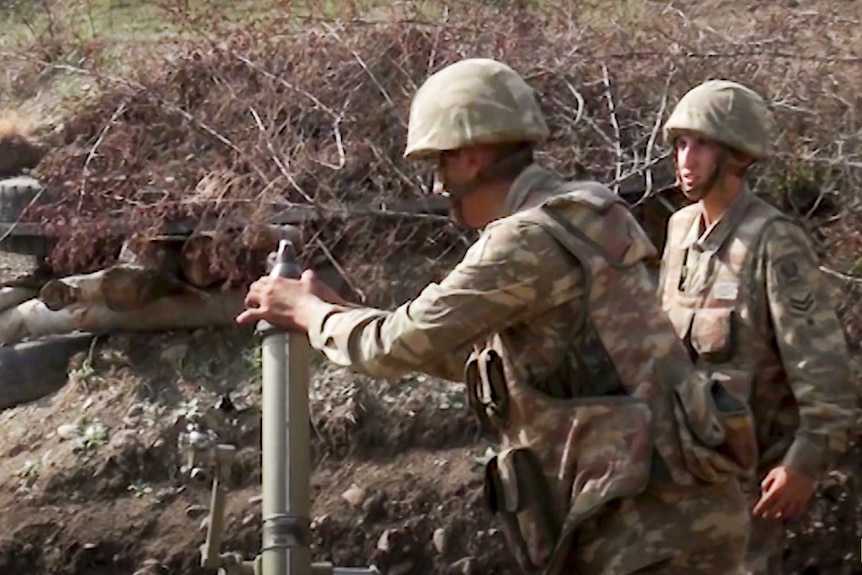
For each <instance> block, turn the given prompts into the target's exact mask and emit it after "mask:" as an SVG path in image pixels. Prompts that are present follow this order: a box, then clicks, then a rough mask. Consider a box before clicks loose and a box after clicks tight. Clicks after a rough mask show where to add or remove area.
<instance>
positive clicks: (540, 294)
mask: <svg viewBox="0 0 862 575" xmlns="http://www.w3.org/2000/svg"><path fill="white" fill-rule="evenodd" d="M583 283H584V282H583V272H582V270H581V269H580V268H579V267H577V266H576V265H575V264H574V262H573V260H572V258H570V257H569V256H568V255H567V254H566V253H565V252H564V251H563V248H561V247H560V246H559V245H558V244H557V243H556V242H555V241H554V240H553V239H552V238H551V237H550V236H548V235H547V234H546V233H545V232H544V231H543V230H541V229H540V228H539V227H538V226H536V225H535V224H531V223H526V222H505V223H504V222H499V223H498V224H492V225H491V226H489V227H488V228H487V229H486V230H485V232H484V233H483V235H482V237H481V238H480V239H479V241H478V242H476V244H474V245H473V246H472V247H471V248H470V249H469V250H468V252H467V254H466V255H465V257H464V259H463V260H462V261H461V262H460V263H459V264H458V265H457V266H456V267H455V269H454V270H453V271H452V272H451V273H450V274H449V275H448V276H447V277H446V278H445V279H444V280H443V281H441V282H440V283H439V284H436V283H433V284H430V285H428V286H427V287H426V288H425V289H424V290H423V291H422V293H421V294H419V296H418V297H417V298H416V299H414V300H413V301H410V302H407V303H405V304H404V305H402V306H400V307H399V308H397V309H395V310H394V311H391V312H390V311H381V310H377V309H369V308H360V309H348V308H345V307H341V306H337V305H331V304H321V305H319V306H316V307H315V309H314V310H313V312H312V313H311V316H312V322H311V327H310V329H309V338H310V340H311V343H312V345H313V346H314V347H315V348H317V349H319V350H321V351H322V352H323V353H324V354H325V355H326V356H327V358H328V359H329V360H331V361H333V362H334V363H336V364H339V365H341V366H345V367H351V368H353V369H355V370H357V371H360V372H363V373H366V374H368V375H371V376H375V377H398V376H400V375H403V374H404V373H408V372H411V371H423V372H425V373H429V374H431V375H435V376H438V377H443V378H446V379H451V380H456V381H460V380H461V379H462V374H463V369H464V361H465V360H466V358H467V355H468V354H469V352H470V351H471V348H472V345H473V344H474V343H477V342H478V341H480V340H482V339H483V338H485V337H487V336H489V335H490V334H492V333H495V332H498V331H500V330H502V329H504V328H506V327H507V326H510V325H515V324H517V323H518V322H521V321H524V320H525V319H527V318H529V317H535V316H538V315H540V314H541V313H542V312H543V311H547V310H550V309H552V308H554V307H556V306H559V305H562V304H563V303H565V302H567V301H570V300H572V299H573V298H575V297H579V296H580V295H582V294H583V289H584V285H583Z"/></svg>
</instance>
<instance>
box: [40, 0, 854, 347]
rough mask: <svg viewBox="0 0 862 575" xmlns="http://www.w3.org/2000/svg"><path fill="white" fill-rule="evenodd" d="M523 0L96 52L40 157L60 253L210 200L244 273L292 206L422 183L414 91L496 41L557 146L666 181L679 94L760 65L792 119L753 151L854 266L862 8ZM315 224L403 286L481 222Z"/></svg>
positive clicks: (313, 233)
mask: <svg viewBox="0 0 862 575" xmlns="http://www.w3.org/2000/svg"><path fill="white" fill-rule="evenodd" d="M523 4H525V3H522V2H508V3H507V2H497V3H493V4H492V3H487V5H481V4H476V5H469V3H468V5H465V6H460V7H454V8H451V9H448V10H447V11H446V12H445V14H442V15H441V16H440V17H439V18H438V19H436V20H434V21H427V19H426V18H425V17H423V16H421V13H420V12H419V10H418V9H415V10H414V9H413V8H411V7H410V6H409V5H407V7H403V6H402V7H401V8H399V10H400V11H401V13H399V14H394V13H393V14H384V15H383V17H382V18H380V19H379V20H377V21H374V22H371V21H360V20H356V19H353V20H342V21H331V22H324V21H321V20H314V21H312V20H309V21H307V22H306V23H305V24H304V25H302V26H301V31H298V32H297V31H295V29H296V26H295V24H288V23H286V22H290V20H289V18H288V15H285V19H284V20H283V21H280V20H279V19H275V20H269V21H268V22H266V23H263V24H257V25H255V26H249V27H247V28H245V29H243V30H231V31H218V30H217V29H216V25H215V24H210V26H211V29H210V28H207V26H203V25H201V24H200V22H195V26H196V32H197V37H196V39H195V41H194V42H189V43H187V44H184V45H180V46H179V47H178V49H177V50H176V51H174V52H172V53H171V54H170V56H169V57H168V58H167V59H164V60H161V61H153V62H150V63H149V65H142V66H141V67H140V72H139V76H138V77H136V78H128V79H119V78H108V77H104V76H99V75H98V74H95V73H94V77H95V79H96V80H97V81H98V82H99V83H100V85H101V88H102V93H103V95H102V96H101V97H100V98H99V99H98V100H97V101H95V102H93V103H92V104H89V105H88V106H87V107H86V108H85V109H84V110H83V112H82V113H80V114H79V115H77V116H76V117H75V118H73V119H72V120H71V121H69V122H68V123H67V124H66V126H65V131H64V134H63V137H64V145H62V146H61V147H59V148H58V149H55V150H53V151H52V152H51V153H50V154H49V155H48V157H47V158H46V159H45V160H44V161H43V162H42V163H41V164H40V166H39V168H38V172H39V176H40V177H41V178H43V179H44V180H45V181H46V182H47V183H48V184H49V185H50V186H52V187H53V188H55V189H57V190H61V197H60V199H59V200H58V202H57V203H56V204H53V205H51V206H48V207H42V208H40V209H38V210H33V211H31V212H30V214H29V217H30V218H31V219H33V218H39V219H41V220H42V221H44V222H45V223H46V229H47V230H48V232H49V233H50V234H52V235H53V236H55V237H56V238H57V239H58V244H57V248H56V250H55V252H54V254H53V257H52V260H51V261H52V264H53V266H54V267H55V269H56V270H58V271H61V272H64V273H69V272H80V271H83V270H89V269H93V268H94V267H95V266H97V265H102V264H104V262H105V260H106V258H107V259H110V257H112V256H111V255H110V254H111V253H113V252H105V249H106V246H104V245H102V242H101V241H100V240H101V239H102V238H103V237H104V235H105V234H104V230H106V229H107V225H108V224H109V223H113V224H116V223H118V222H125V223H126V225H128V226H129V227H130V229H132V230H134V231H136V232H139V233H145V232H151V231H153V230H157V229H159V226H160V225H161V224H162V223H163V222H164V221H166V220H181V219H195V220H197V221H200V220H201V219H204V218H209V221H217V222H219V224H218V225H219V226H220V229H224V228H225V227H227V226H231V225H233V226H239V227H241V228H242V229H243V238H244V239H245V240H246V243H245V244H243V242H238V241H236V239H235V238H232V237H231V236H229V235H224V236H223V237H224V241H220V242H216V243H215V244H214V245H213V247H212V249H213V250H216V251H217V253H218V254H220V255H219V259H220V261H221V262H222V263H223V264H224V267H225V268H226V269H231V270H232V271H234V272H235V273H234V278H233V279H248V278H247V277H243V276H244V275H245V276H248V275H249V273H252V272H253V271H255V270H242V269H240V268H237V267H235V265H236V264H237V262H240V261H241V260H240V259H238V254H239V253H240V252H241V251H242V250H243V249H244V247H243V246H244V245H247V244H248V242H249V241H250V239H251V238H252V237H253V236H254V234H255V232H256V229H257V224H258V223H259V222H260V221H261V220H262V218H264V217H266V216H268V215H270V214H271V213H273V211H275V210H277V209H283V208H285V207H288V206H290V205H291V204H302V205H313V206H315V207H317V208H319V209H320V210H321V211H322V212H328V211H331V210H335V209H338V208H346V209H348V210H351V209H358V208H359V207H361V206H364V205H368V204H379V203H386V202H391V201H393V200H399V199H401V200H403V199H410V198H415V197H416V196H417V194H422V193H427V191H428V190H427V187H426V184H427V179H428V178H427V175H428V174H427V172H428V166H423V165H414V164H411V163H408V162H406V161H404V160H402V159H401V154H402V152H403V148H404V143H405V137H406V125H405V123H406V118H407V113H408V109H409V102H410V98H411V96H412V94H413V93H414V91H415V90H416V88H417V87H418V86H419V85H420V84H421V82H422V81H423V79H424V78H425V77H427V76H428V75H429V74H430V73H432V72H433V71H436V70H438V69H440V68H441V67H442V66H444V65H446V64H448V63H451V62H453V61H456V60H458V59H460V58H463V57H469V56H487V57H494V58H498V59H502V60H504V61H505V62H507V63H508V64H510V65H511V66H512V67H514V68H515V69H516V70H518V71H519V72H520V73H522V74H523V75H524V77H525V78H526V79H527V80H528V82H529V83H530V84H531V85H532V86H534V87H535V88H536V90H537V91H538V93H539V96H540V101H541V104H542V106H543V109H544V110H545V112H546V113H547V115H548V119H549V125H550V127H551V130H552V138H551V140H550V142H549V144H548V145H547V146H546V147H545V148H544V153H543V154H542V160H543V161H544V162H545V163H547V164H549V165H551V166H553V167H556V168H559V169H561V170H563V171H564V172H567V173H569V174H572V175H578V176H589V177H593V178H597V179H599V180H602V181H605V182H618V181H620V180H622V179H624V178H625V177H626V176H628V175H631V174H634V173H638V172H643V171H644V170H645V169H646V168H650V167H651V168H654V169H657V170H658V172H656V175H654V177H653V176H651V177H653V179H655V180H659V179H664V180H665V181H666V180H667V178H668V177H669V173H670V166H669V163H668V161H667V160H666V159H665V160H662V158H665V157H666V155H667V147H666V145H665V143H664V142H663V141H662V138H661V134H660V126H661V123H662V122H663V120H664V119H666V117H667V115H668V113H669V112H670V110H671V108H672V106H673V104H674V102H675V101H676V100H677V99H678V98H679V97H680V96H681V95H682V94H683V93H684V92H685V91H686V90H688V89H689V88H691V87H692V86H693V85H695V84H697V83H699V82H701V81H703V80H705V79H708V78H729V79H736V80H739V81H742V82H745V83H746V84H748V85H749V86H751V87H752V88H754V89H756V90H758V91H759V92H761V93H762V94H764V95H765V96H766V98H767V99H768V100H769V101H770V102H771V103H772V106H773V108H774V111H775V113H776V119H777V122H778V125H779V126H780V134H779V135H778V137H777V139H776V145H777V148H778V150H779V154H778V158H777V159H776V160H774V161H772V162H770V163H768V164H767V165H765V166H763V167H760V168H759V169H758V170H757V174H756V175H757V176H758V182H757V187H758V189H759V190H761V191H764V192H766V193H767V194H768V195H769V196H770V197H772V198H773V199H774V200H775V201H776V202H778V203H780V204H782V205H783V206H785V207H795V209H796V211H797V212H798V213H801V214H802V215H803V216H810V217H811V218H813V219H810V220H809V221H810V222H811V226H810V227H811V228H812V230H815V231H817V235H818V238H819V239H820V240H823V241H825V242H827V243H828V244H829V245H830V246H831V248H832V249H830V250H829V255H830V262H829V265H830V266H831V267H832V268H834V269H835V270H837V271H840V272H841V273H852V272H853V266H854V265H855V263H856V262H855V258H856V254H857V253H859V249H860V247H862V243H860V239H859V236H858V234H857V233H855V231H852V230H857V229H859V227H858V226H859V221H858V218H853V217H851V213H850V210H851V209H852V206H853V205H854V203H855V202H857V201H858V193H857V189H859V185H858V184H859V182H860V179H862V176H860V174H862V158H860V153H862V146H860V141H859V129H860V128H859V119H858V112H859V110H860V97H859V95H858V90H857V88H856V87H857V86H859V85H862V66H860V62H862V60H860V57H859V56H857V55H855V54H853V53H852V49H853V46H854V45H858V43H857V42H855V40H854V39H855V36H854V35H858V26H856V24H854V20H852V19H848V18H847V17H845V16H844V15H842V14H841V13H840V12H839V11H838V10H839V8H830V7H826V8H819V10H818V11H817V12H815V13H813V14H812V13H811V12H806V11H804V10H801V9H788V8H784V7H772V6H766V5H762V6H759V7H757V8H756V9H753V10H752V11H750V12H747V13H742V14H740V15H738V16H731V15H728V16H727V21H726V22H722V23H716V22H712V23H711V24H712V25H713V26H715V28H713V27H711V26H710V23H706V22H701V21H699V19H698V16H697V13H696V10H697V8H696V7H691V8H690V9H689V8H684V9H682V10H679V9H676V8H670V7H665V6H664V5H657V6H656V7H650V6H643V5H641V6H640V7H637V8H631V9H630V13H627V14H624V16H625V18H623V17H622V16H621V17H618V18H616V19H615V20H613V21H607V20H604V19H601V18H599V16H598V15H601V14H602V12H601V10H599V9H596V8H588V4H583V5H582V4H578V6H579V8H578V9H575V8H573V7H570V6H569V3H565V2H561V3H560V4H559V5H558V6H554V5H552V4H551V3H542V5H543V8H542V9H541V10H538V9H534V8H525V7H523ZM644 4H646V3H644ZM578 10H581V11H580V12H579V11H578ZM173 17H175V18H181V17H182V16H180V15H176V14H175V15H174V16H173ZM719 26H720V29H716V28H719ZM814 29H817V30H823V29H828V30H829V31H830V34H829V35H828V36H824V35H818V36H816V37H814V36H813V35H812V34H810V33H809V31H810V30H814ZM215 38H217V40H215ZM787 192H789V193H787ZM826 208H828V209H826ZM824 214H825V215H824ZM827 217H828V218H831V219H827ZM85 220H86V221H87V222H88V223H87V224H86V225H83V224H82V222H83V221H85ZM309 236H310V237H314V238H315V240H316V241H314V242H311V243H309V247H310V250H308V251H307V252H306V254H305V256H306V257H311V255H310V254H311V252H312V251H315V252H319V251H321V250H323V251H324V252H325V253H326V254H327V257H330V258H333V259H335V260H337V261H339V262H340V263H341V264H342V265H343V267H344V268H345V269H346V271H347V272H348V275H349V276H350V278H351V280H352V281H353V283H354V284H355V285H356V286H358V287H362V286H369V285H373V283H374V281H375V280H376V279H378V278H381V277H383V276H384V275H386V274H385V273H384V271H385V272H386V273H388V274H389V277H392V272H396V273H395V277H397V278H398V280H399V282H401V284H399V285H398V286H394V287H403V288H404V289H407V290H408V291H409V289H411V288H415V287H416V286H418V285H419V282H421V281H424V280H427V279H428V277H429V275H430V276H433V275H434V274H438V275H439V274H440V273H442V272H443V271H445V268H446V265H448V264H449V263H451V262H452V261H453V258H455V257H457V256H458V255H459V254H460V253H461V250H462V249H463V246H464V245H465V243H466V242H465V241H464V240H467V239H469V236H468V235H465V234H464V233H463V232H460V231H458V230H456V229H455V228H454V227H452V226H451V225H450V224H448V223H446V222H444V221H441V220H440V219H418V218H380V217H373V218H368V217H366V218H357V219H353V220H350V221H340V220H338V221H332V222H330V223H324V224H316V225H315V226H313V227H312V226H309ZM108 247H111V246H108ZM114 247H115V246H114ZM100 250H101V251H100ZM405 250H409V253H410V254H411V258H410V259H409V260H408V259H407V258H406V254H407V253H408V252H407V251H405ZM106 253H107V254H108V255H107V256H106V255H105V254H106ZM441 254H446V256H445V257H443V256H441ZM414 256H416V257H414ZM387 266H388V267H387ZM369 282H371V283H369ZM402 284H403V285H402ZM844 285H845V286H848V287H847V289H848V290H849V289H852V288H853V286H854V285H855V282H853V281H850V280H845V281H844ZM387 293H388V292H387ZM406 293H407V292H405V294H406ZM368 295H370V297H371V299H370V300H369V301H373V302H376V303H381V304H382V303H391V302H390V301H389V300H388V299H387V297H388V296H384V295H382V293H381V294H379V295H378V294H376V293H371V294H368ZM392 297H394V298H395V299H397V298H398V297H401V296H400V295H399V296H392ZM858 299H859V298H849V299H848V303H847V304H846V305H848V306H849V305H854V304H851V303H850V302H851V301H853V300H858ZM855 305H858V304H855ZM845 311H853V312H854V313H855V314H856V315H858V314H860V313H862V310H860V309H855V310H850V309H847V310H845ZM857 335H858V334H857ZM856 339H858V338H856Z"/></svg>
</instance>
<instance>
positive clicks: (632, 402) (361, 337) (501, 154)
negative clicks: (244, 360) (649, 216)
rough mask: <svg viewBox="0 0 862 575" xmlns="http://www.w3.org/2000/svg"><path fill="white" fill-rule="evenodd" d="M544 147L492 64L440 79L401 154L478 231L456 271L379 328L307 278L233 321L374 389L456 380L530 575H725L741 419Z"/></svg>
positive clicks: (634, 241) (266, 285) (637, 241)
mask: <svg viewBox="0 0 862 575" xmlns="http://www.w3.org/2000/svg"><path fill="white" fill-rule="evenodd" d="M547 136H548V128H547V125H546V123H545V120H544V119H543V116H542V113H541V111H540V109H539V106H538V103H537V102H536V99H535V96H534V94H533V92H532V90H531V89H530V88H529V87H528V86H527V84H526V83H525V82H524V80H523V79H522V78H521V77H520V76H518V74H516V73H515V72H514V71H513V70H512V69H511V68H509V67H508V66H506V65H504V64H502V63H499V62H496V61H494V60H489V59H468V60H463V61H461V62H458V63H456V64H453V65H451V66H449V67H447V68H445V69H443V70H441V71H439V72H437V73H436V74H434V75H432V76H431V77H430V78H429V79H428V80H427V81H426V82H425V83H424V84H423V85H422V87H421V88H420V89H419V91H418V92H417V94H416V96H415V98H414V100H413V103H412V106H411V110H410V119H409V127H408V137H407V140H408V141H407V149H406V152H405V156H406V157H407V158H409V159H427V160H431V161H433V162H436V166H437V172H436V173H437V175H438V178H439V182H440V184H441V185H442V188H443V189H445V191H446V192H447V193H448V194H449V196H450V198H451V200H452V208H453V215H454V216H455V218H456V219H457V220H458V221H459V222H461V223H462V224H464V225H466V226H469V227H471V228H475V229H483V232H482V234H481V237H480V239H479V240H478V241H477V242H476V243H475V244H474V245H473V246H472V247H471V248H470V249H469V250H468V252H467V254H466V255H465V257H464V259H463V260H462V261H461V262H460V263H459V264H458V265H457V266H456V267H455V268H454V270H452V271H451V272H450V273H449V275H448V276H447V277H446V278H445V279H443V280H442V281H441V282H440V283H439V284H437V283H432V284H430V285H428V286H427V287H426V288H425V289H424V290H423V291H422V292H421V293H420V294H419V295H418V296H417V297H416V298H415V299H414V300H412V301H410V302H407V303H405V304H404V305H402V306H400V307H399V308H397V309H396V310H394V311H383V310H378V309H370V308H361V307H355V306H348V305H344V303H343V302H340V301H339V300H338V299H337V298H336V297H335V296H334V295H333V294H332V292H331V290H329V289H328V288H326V286H323V285H321V284H319V283H318V282H316V281H315V279H314V276H313V275H312V274H311V272H306V273H305V274H304V275H303V276H302V278H301V279H300V280H286V279H276V278H268V277H267V278H263V279H260V280H258V281H257V282H255V283H254V284H253V285H252V286H251V287H250V289H249V293H248V296H247V299H246V306H247V309H246V311H244V312H243V313H242V314H241V315H240V316H239V317H238V318H237V321H239V322H240V323H245V322H253V321H258V320H261V319H266V320H267V321H269V322H271V323H273V324H280V325H283V326H287V327H292V328H294V329H298V330H302V331H305V332H307V333H308V336H309V339H310V341H311V344H312V345H313V347H315V348H316V349H318V350H320V351H322V352H323V353H324V354H325V355H326V357H327V358H328V359H329V360H330V361H332V362H334V363H336V364H338V365H341V366H347V367H351V368H353V369H355V370H357V371H360V372H363V373H366V374H368V375H371V376H376V377H387V378H389V377H397V376H399V375H402V374H404V373H407V372H411V371H422V372H425V373H428V374H431V375H434V376H439V377H442V378H446V379H450V380H462V379H464V380H466V383H467V393H468V397H469V399H470V404H471V407H472V409H473V410H474V412H475V413H476V415H477V416H478V417H479V418H480V420H481V422H482V424H483V426H484V427H485V429H487V430H488V431H489V432H490V433H493V434H495V435H496V436H497V438H498V439H499V441H500V443H501V451H500V452H499V453H498V455H497V456H496V457H494V458H492V460H491V461H490V462H489V464H488V466H487V469H486V477H485V478H486V495H487V500H488V503H489V505H490V506H491V508H492V509H493V510H495V511H496V512H497V513H498V514H500V516H501V517H502V519H503V525H504V532H505V533H506V536H507V538H508V539H509V541H510V544H511V548H512V549H513V551H514V554H515V556H516V558H517V560H518V562H519V564H520V565H521V566H522V568H523V569H524V570H525V571H526V572H536V573H538V572H543V573H549V574H554V573H562V572H571V571H570V569H573V568H574V569H576V570H577V572H579V573H583V574H585V575H587V574H611V573H614V574H627V573H666V574H674V573H680V574H682V573H685V574H690V573H703V574H722V575H723V574H729V573H736V572H738V569H739V567H740V566H741V561H742V557H743V553H744V548H745V543H746V539H747V528H748V517H747V513H746V509H745V500H744V497H743V494H742V492H741V490H740V488H739V484H738V482H737V481H736V477H737V476H738V474H739V473H741V470H742V469H744V468H745V467H746V466H750V465H753V457H754V449H753V440H754V436H753V422H752V420H751V417H750V413H749V412H748V410H747V408H746V407H745V405H744V402H741V401H738V400H736V399H735V398H734V397H733V395H732V394H730V393H729V392H726V391H725V390H724V388H723V387H722V386H721V385H716V384H715V382H712V381H708V380H707V379H706V378H704V377H701V376H699V374H698V372H697V371H696V370H695V368H694V365H693V364H692V363H691V362H690V360H689V358H688V355H687V353H686V351H685V347H684V346H683V345H682V342H680V341H679V339H678V338H677V337H676V334H675V333H674V331H673V329H672V327H671V325H670V322H669V321H668V320H667V317H666V316H665V315H664V314H663V313H662V311H661V308H660V306H659V304H658V302H657V301H656V300H655V297H654V294H655V285H654V284H653V283H652V282H651V281H650V279H649V276H648V273H647V271H646V268H645V264H644V262H645V260H647V258H649V257H652V256H655V255H656V252H655V248H654V247H653V245H652V244H651V243H650V242H649V240H648V239H647V238H646V236H645V234H644V233H643V230H642V229H641V228H640V227H639V226H638V225H637V222H636V221H635V220H634V218H633V217H632V216H631V213H630V212H629V210H628V208H627V206H626V205H625V203H624V202H623V201H622V200H620V198H618V197H616V196H615V195H614V194H613V193H612V192H610V190H608V189H607V188H606V187H604V186H602V185H600V184H597V183H595V182H567V181H565V180H563V179H562V178H560V177H559V176H557V175H556V174H554V173H552V172H550V171H548V170H546V169H544V168H542V167H540V166H538V165H537V164H535V163H534V161H533V149H534V146H535V145H536V144H538V143H539V142H541V141H543V140H544V139H545V138H546V137H547ZM717 406H718V407H717ZM746 426H747V427H746ZM746 433H748V435H746ZM746 441H748V443H746ZM722 453H725V454H726V455H722Z"/></svg>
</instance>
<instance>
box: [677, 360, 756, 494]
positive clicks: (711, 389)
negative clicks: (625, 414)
mask: <svg viewBox="0 0 862 575" xmlns="http://www.w3.org/2000/svg"><path fill="white" fill-rule="evenodd" d="M675 399H676V401H675V405H674V411H675V414H676V419H677V422H678V425H679V435H680V443H681V446H682V454H683V458H684V459H685V464H686V468H687V469H688V470H689V471H690V472H691V473H692V474H693V475H694V476H695V477H697V478H698V479H700V480H701V481H704V482H707V483H720V482H723V481H726V480H728V479H730V478H736V479H738V480H740V481H746V480H749V479H750V478H751V477H752V476H753V474H754V470H755V467H756V465H757V438H756V431H755V425H754V417H753V415H752V413H751V410H750V409H749V407H748V405H747V404H746V403H745V402H744V401H743V400H742V399H740V398H739V397H737V396H736V395H734V394H733V393H732V392H731V391H729V390H728V389H727V388H726V387H725V385H724V383H723V382H722V381H720V380H718V379H712V378H706V377H703V376H700V375H699V374H698V377H697V378H690V379H688V380H686V382H685V383H684V384H683V385H681V386H679V388H678V389H677V390H676V394H675Z"/></svg>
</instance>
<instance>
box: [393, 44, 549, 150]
mask: <svg viewBox="0 0 862 575" xmlns="http://www.w3.org/2000/svg"><path fill="white" fill-rule="evenodd" d="M547 137H548V126H547V124H546V123H545V119H544V117H543V116H542V111H541V109H540V108H539V104H538V102H537V101H536V97H535V95H534V93H533V90H532V88H530V86H529V85H527V83H526V82H525V81H524V79H523V78H521V76H519V75H518V73H517V72H515V71H514V70H513V69H512V68H510V67H509V66H507V65H505V64H503V63H502V62H498V61H496V60H491V59H487V58H469V59H466V60H461V61H460V62H457V63H455V64H452V65H450V66H447V67H445V68H443V69H442V70H440V71H438V72H436V73H434V74H432V75H431V76H430V77H429V78H428V79H427V80H426V81H425V83H424V84H422V86H421V87H420V88H419V90H418V91H417V92H416V95H415V97H414V98H413V103H412V104H411V106H410V121H409V125H408V128H407V148H406V150H405V151H404V157H406V158H409V159H417V158H422V157H429V156H434V155H436V154H439V153H440V152H442V151H445V150H455V149H458V148H463V147H465V146H469V145H476V144H502V143H509V142H519V141H524V142H540V141H542V140H544V139H545V138H547Z"/></svg>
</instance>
